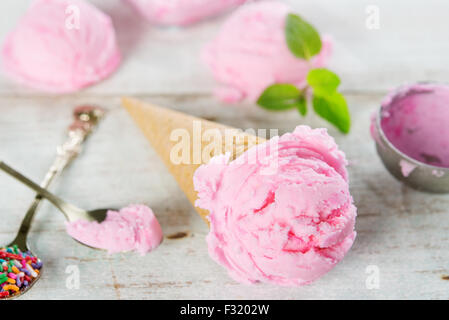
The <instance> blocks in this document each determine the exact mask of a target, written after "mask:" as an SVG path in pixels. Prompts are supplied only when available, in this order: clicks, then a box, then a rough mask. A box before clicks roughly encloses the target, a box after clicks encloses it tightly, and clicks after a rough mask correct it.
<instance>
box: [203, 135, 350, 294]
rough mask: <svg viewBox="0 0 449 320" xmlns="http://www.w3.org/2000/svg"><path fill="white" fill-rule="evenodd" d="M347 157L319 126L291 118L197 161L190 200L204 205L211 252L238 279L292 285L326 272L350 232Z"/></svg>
mask: <svg viewBox="0 0 449 320" xmlns="http://www.w3.org/2000/svg"><path fill="white" fill-rule="evenodd" d="M242 159H243V160H242ZM346 165H347V161H346V157H345V155H344V153H343V152H342V151H340V150H339V149H338V146H337V144H336V143H335V141H334V139H333V138H332V137H331V136H329V135H328V134H327V131H326V129H311V128H310V127H308V126H298V127H297V128H296V129H295V130H294V131H293V133H287V134H284V135H283V136H281V137H275V138H273V139H271V140H269V141H267V142H265V143H263V144H260V145H258V146H256V147H253V148H251V149H249V150H248V151H247V152H246V153H245V154H243V155H242V156H240V157H239V158H237V159H236V160H234V161H231V162H229V155H220V156H217V157H214V158H212V160H211V161H210V163H209V164H206V165H202V166H201V167H199V168H198V169H197V171H196V172H195V175H194V186H195V190H196V191H197V192H198V200H197V202H196V205H197V206H198V207H200V208H203V209H206V210H209V213H210V214H209V220H210V232H209V234H208V236H207V244H208V248H209V254H210V256H211V257H212V259H213V260H215V261H216V262H217V263H219V264H220V265H222V266H224V267H225V268H227V270H228V272H229V274H230V276H231V277H232V278H234V279H235V280H237V281H239V282H243V283H254V282H270V283H274V284H279V285H288V286H299V285H303V284H307V283H310V282H312V281H313V280H315V279H317V278H319V277H320V276H322V275H323V274H325V273H327V272H328V271H329V270H331V269H332V268H333V267H334V266H335V265H336V264H337V263H338V262H339V261H340V260H342V259H343V257H344V256H345V254H346V253H347V252H348V250H349V249H350V248H351V246H352V244H353V242H354V239H355V236H356V233H355V231H354V225H355V220H356V207H355V206H354V205H353V199H352V197H351V195H350V192H349V186H348V178H347V171H346Z"/></svg>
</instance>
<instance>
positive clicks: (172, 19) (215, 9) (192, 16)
mask: <svg viewBox="0 0 449 320" xmlns="http://www.w3.org/2000/svg"><path fill="white" fill-rule="evenodd" d="M127 1H128V2H129V3H131V4H132V5H133V6H134V7H135V8H136V9H137V10H138V11H139V12H140V13H141V14H142V15H143V16H144V17H145V18H147V19H148V20H149V21H150V22H152V23H155V24H160V25H179V26H185V25H189V24H192V23H195V22H198V21H200V20H202V19H205V18H208V17H211V16H214V15H217V14H219V13H221V12H223V11H226V10H229V9H231V8H234V7H236V6H238V5H240V4H242V3H244V2H246V1H247V0H127Z"/></svg>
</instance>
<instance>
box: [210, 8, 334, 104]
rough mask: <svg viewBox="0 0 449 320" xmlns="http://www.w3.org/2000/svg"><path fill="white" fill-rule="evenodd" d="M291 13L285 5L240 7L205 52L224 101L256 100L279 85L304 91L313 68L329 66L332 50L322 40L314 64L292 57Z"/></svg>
mask: <svg viewBox="0 0 449 320" xmlns="http://www.w3.org/2000/svg"><path fill="white" fill-rule="evenodd" d="M289 13H292V10H291V9H290V8H289V6H287V5H286V4H284V3H282V2H277V1H261V2H255V3H251V4H247V5H245V6H242V7H240V8H239V9H238V10H236V11H235V12H234V13H233V14H232V15H231V16H230V17H229V19H228V20H227V21H226V22H225V23H224V24H223V26H222V27H221V30H220V31H219V33H218V35H217V36H216V38H215V39H214V40H213V41H212V42H211V43H209V44H208V45H207V46H206V47H205V49H204V51H203V53H202V59H203V61H204V62H205V63H206V64H207V65H208V66H209V68H210V70H211V71H212V73H213V76H214V77H215V79H216V81H217V82H218V83H219V84H220V86H219V87H218V88H217V89H216V90H215V94H216V95H217V97H218V98H219V99H220V100H222V101H224V102H228V103H232V102H238V101H240V100H242V99H245V98H246V99H248V100H249V101H256V100H257V99H258V98H259V96H260V94H261V93H262V92H263V91H264V90H265V89H266V88H267V87H268V86H269V85H271V84H274V83H291V84H295V85H298V86H299V87H301V86H302V85H304V84H305V79H306V76H307V73H308V71H309V70H310V69H312V68H318V67H323V66H325V65H326V63H327V61H328V60H329V58H330V55H331V51H332V44H331V41H330V39H329V37H323V38H322V49H321V52H320V53H319V54H318V55H316V56H315V57H314V58H312V60H311V61H309V62H308V61H306V60H303V59H300V58H298V57H295V56H294V55H293V54H292V53H291V52H290V50H289V48H288V46H287V41H286V37H285V23H286V18H287V15H288V14H289Z"/></svg>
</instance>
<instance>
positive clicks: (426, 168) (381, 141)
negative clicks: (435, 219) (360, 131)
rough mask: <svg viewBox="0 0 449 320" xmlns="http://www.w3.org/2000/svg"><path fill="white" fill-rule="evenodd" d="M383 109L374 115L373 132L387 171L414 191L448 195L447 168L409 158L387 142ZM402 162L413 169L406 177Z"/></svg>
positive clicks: (448, 169)
mask: <svg viewBox="0 0 449 320" xmlns="http://www.w3.org/2000/svg"><path fill="white" fill-rule="evenodd" d="M420 84H422V83H420ZM427 84H429V83H427ZM396 94H397V93H396ZM394 96H395V94H393V97H394ZM392 101H394V99H392ZM448 107H449V106H448ZM383 109H384V107H383V106H381V107H380V108H379V111H378V113H377V115H376V119H375V124H374V125H375V130H376V131H377V132H376V135H377V138H376V139H375V141H376V149H377V153H378V154H379V156H380V158H381V160H382V162H383V164H384V165H385V167H386V168H387V170H388V171H389V172H390V173H391V174H392V175H393V176H394V177H395V178H396V179H398V180H399V181H402V182H404V183H405V184H406V185H408V186H410V187H412V188H414V189H417V190H420V191H427V192H432V193H449V168H445V167H438V166H433V165H429V164H427V163H424V162H421V161H419V160H416V159H414V158H411V157H409V156H408V155H406V154H404V153H403V152H402V151H400V150H399V149H397V148H396V147H395V146H394V145H393V143H391V142H390V141H389V140H388V138H387V136H386V134H385V133H384V131H383V129H382V126H381V120H382V117H383V112H382V111H383ZM404 162H405V163H407V164H408V165H410V166H414V167H415V168H414V169H413V171H411V173H410V174H409V175H407V176H405V175H404V174H403V173H402V168H401V163H404Z"/></svg>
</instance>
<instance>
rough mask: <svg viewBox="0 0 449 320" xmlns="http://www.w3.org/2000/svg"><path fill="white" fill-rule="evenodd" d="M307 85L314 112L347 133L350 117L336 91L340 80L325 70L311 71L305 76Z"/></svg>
mask: <svg viewBox="0 0 449 320" xmlns="http://www.w3.org/2000/svg"><path fill="white" fill-rule="evenodd" d="M307 83H308V84H309V86H310V87H311V88H312V89H313V97H312V104H313V109H314V110H315V112H316V113H317V114H318V115H319V116H321V117H322V118H324V119H326V120H327V121H329V122H330V123H332V124H333V125H335V126H336V127H337V128H338V129H339V130H340V131H341V132H343V133H348V132H349V129H350V127H351V116H350V114H349V109H348V105H347V103H346V99H345V97H344V96H343V95H342V94H341V93H339V92H338V91H337V89H338V86H339V85H340V78H339V77H338V76H337V75H336V74H335V73H333V72H332V71H329V70H327V69H323V68H321V69H313V70H310V71H309V74H308V75H307Z"/></svg>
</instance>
